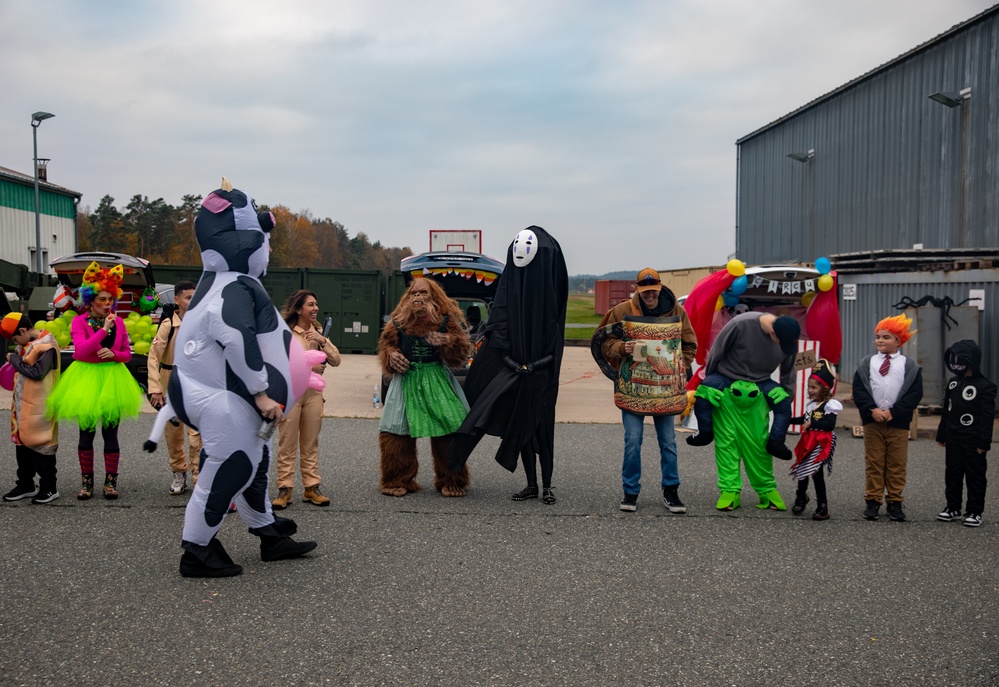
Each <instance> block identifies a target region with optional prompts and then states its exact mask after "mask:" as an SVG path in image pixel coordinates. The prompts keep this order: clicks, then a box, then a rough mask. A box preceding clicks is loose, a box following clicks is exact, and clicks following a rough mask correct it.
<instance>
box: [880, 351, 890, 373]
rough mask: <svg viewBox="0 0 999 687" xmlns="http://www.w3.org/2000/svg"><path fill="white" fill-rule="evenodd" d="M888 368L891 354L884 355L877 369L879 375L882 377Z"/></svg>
mask: <svg viewBox="0 0 999 687" xmlns="http://www.w3.org/2000/svg"><path fill="white" fill-rule="evenodd" d="M890 369H891V356H889V355H886V356H885V360H884V362H883V363H881V369H879V370H878V372H880V373H881V376H882V377H884V376H886V375H887V374H888V370H890Z"/></svg>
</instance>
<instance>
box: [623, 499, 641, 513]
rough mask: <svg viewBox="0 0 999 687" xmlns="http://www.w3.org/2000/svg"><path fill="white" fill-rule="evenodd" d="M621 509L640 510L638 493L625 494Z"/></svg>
mask: <svg viewBox="0 0 999 687" xmlns="http://www.w3.org/2000/svg"><path fill="white" fill-rule="evenodd" d="M621 510H625V511H628V512H629V513H634V512H635V511H636V510H638V494H625V495H624V498H623V499H621Z"/></svg>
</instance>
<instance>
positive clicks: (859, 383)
mask: <svg viewBox="0 0 999 687" xmlns="http://www.w3.org/2000/svg"><path fill="white" fill-rule="evenodd" d="M873 357H874V356H873V355H869V356H867V357H866V358H864V359H863V360H861V361H860V364H859V365H857V371H856V372H855V373H854V375H853V402H854V403H856V404H857V410H859V411H860V419H861V421H862V422H863V424H865V425H868V424H870V423H872V422H874V409H875V408H877V407H878V404H877V403H875V402H874V390H873V389H872V388H871V375H870V370H871V358H873ZM922 399H923V368H921V367H920V366H919V365H917V364H916V361H915V360H913V359H912V358H908V357H907V358H906V359H905V379H904V380H903V381H902V389H901V390H900V391H899V392H898V398H897V399H896V400H895V405H893V406H892V407H891V408H890V410H891V420H890V421H889V422H888V426H889V427H895V428H898V429H909V425H910V424H912V414H913V413H914V412H916V407H917V406H919V402H920V401H921V400H922Z"/></svg>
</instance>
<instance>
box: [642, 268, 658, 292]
mask: <svg viewBox="0 0 999 687" xmlns="http://www.w3.org/2000/svg"><path fill="white" fill-rule="evenodd" d="M636 281H637V283H638V288H637V289H636V292H637V293H642V292H643V291H653V290H655V291H658V290H659V289H660V288H661V287H662V281H661V280H660V279H659V273H658V272H656V271H655V270H654V269H652V268H651V267H646V268H645V269H644V270H642V271H641V272H639V273H638V279H637V280H636Z"/></svg>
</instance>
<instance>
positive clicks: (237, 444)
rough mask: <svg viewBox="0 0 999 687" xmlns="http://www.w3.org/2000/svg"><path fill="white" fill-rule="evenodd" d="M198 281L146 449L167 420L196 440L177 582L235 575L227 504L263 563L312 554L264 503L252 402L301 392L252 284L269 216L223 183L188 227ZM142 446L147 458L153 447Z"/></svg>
mask: <svg viewBox="0 0 999 687" xmlns="http://www.w3.org/2000/svg"><path fill="white" fill-rule="evenodd" d="M194 227H195V233H196V235H197V239H198V245H199V246H200V248H201V257H202V261H203V264H204V269H205V271H204V274H202V277H201V281H200V282H199V283H198V287H197V289H196V291H195V294H194V297H193V299H192V300H191V305H190V309H189V310H188V312H187V315H186V316H185V318H184V327H183V328H182V329H181V330H180V332H179V334H178V335H177V344H176V345H177V349H176V350H177V358H176V359H175V361H174V371H173V374H172V375H171V376H170V382H169V385H168V388H167V398H168V400H169V403H168V405H166V406H164V409H163V410H161V411H160V415H159V417H158V418H157V422H156V427H155V428H154V430H153V436H152V437H151V440H152V441H156V440H158V439H159V436H161V435H162V427H163V426H164V424H165V423H166V420H167V419H168V418H170V417H173V416H174V415H176V416H177V418H179V419H180V421H181V422H183V423H184V424H185V425H188V426H189V427H194V428H196V429H198V430H199V431H200V432H201V436H202V440H203V448H202V453H201V472H200V476H199V478H198V483H197V485H196V486H195V488H194V491H193V492H192V494H191V499H190V501H189V502H188V505H187V511H186V513H185V516H184V536H183V542H182V547H183V549H184V554H183V556H182V558H181V562H180V572H181V574H182V575H184V576H185V577H227V576H231V575H238V574H239V573H240V572H241V571H242V568H241V567H240V566H239V565H236V564H235V563H233V561H232V559H231V558H229V555H228V554H227V553H226V551H225V549H224V548H223V547H222V544H221V543H220V542H219V541H218V539H216V538H215V535H216V533H217V532H218V531H219V528H220V527H221V526H222V521H223V520H224V518H225V516H226V513H227V511H228V509H229V506H230V504H232V503H235V504H236V506H237V508H238V512H239V516H240V517H241V518H242V519H243V521H244V522H245V523H246V524H247V526H248V527H249V530H250V533H251V534H253V535H255V536H257V537H260V555H261V558H262V559H263V560H265V561H275V560H281V559H285V558H294V557H297V556H301V555H302V554H305V553H308V552H309V551H311V550H312V549H314V548H315V547H316V544H315V542H296V541H295V540H293V539H292V538H291V535H293V534H294V533H295V531H296V529H297V527H296V525H295V523H294V521H292V520H290V519H287V518H279V517H275V516H274V514H273V512H272V511H271V506H270V500H269V499H268V498H267V483H268V476H267V473H268V468H269V466H270V458H271V454H272V450H271V440H270V438H269V437H268V438H266V439H264V438H261V437H260V436H258V431H259V430H260V429H261V425H262V423H263V416H262V414H261V412H260V411H259V410H258V407H257V403H256V399H255V397H256V398H259V397H261V395H262V394H266V396H267V397H269V398H271V399H273V400H274V401H277V402H278V403H280V404H281V405H283V406H284V408H285V409H291V407H292V406H293V405H294V403H295V401H296V400H297V398H298V396H299V395H301V393H303V392H304V388H296V385H295V384H294V383H293V378H292V372H291V363H290V362H289V360H290V359H291V360H294V359H295V358H296V357H297V358H301V357H304V356H305V353H304V351H302V350H301V346H300V345H297V343H296V341H295V338H294V337H293V336H292V334H291V331H290V330H289V329H288V326H287V325H286V324H285V323H284V320H282V319H281V317H280V315H279V314H278V311H277V309H276V308H275V307H274V305H273V304H272V303H271V300H270V298H269V297H268V295H267V292H266V291H264V288H263V286H261V284H260V281H259V279H260V277H261V276H262V275H264V274H265V273H266V271H267V262H268V258H269V253H270V246H269V236H268V232H269V231H270V230H271V229H272V228H273V227H274V218H273V215H271V213H269V212H259V213H258V212H257V209H256V206H255V205H254V203H253V200H252V199H251V198H249V197H248V196H247V194H245V193H244V192H242V191H240V190H238V189H233V188H232V186H231V185H230V184H229V183H228V182H227V181H226V180H224V179H223V188H220V189H218V190H217V191H214V192H213V193H211V194H209V196H208V197H207V198H205V200H204V202H203V203H202V205H201V209H200V210H199V211H198V215H197V218H196V219H195V222H194ZM152 441H151V442H149V443H147V446H146V448H147V450H151V449H154V448H155V444H153V443H152Z"/></svg>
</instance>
